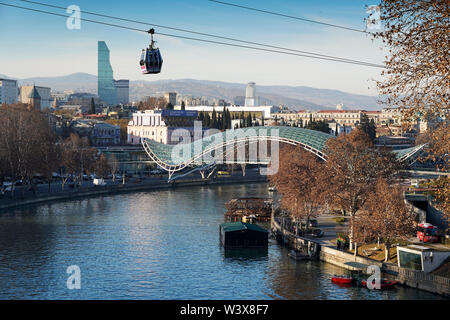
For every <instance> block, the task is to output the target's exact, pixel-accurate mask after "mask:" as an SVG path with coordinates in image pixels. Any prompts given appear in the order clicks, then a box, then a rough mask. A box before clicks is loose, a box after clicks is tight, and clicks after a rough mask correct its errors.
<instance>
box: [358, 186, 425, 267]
mask: <svg viewBox="0 0 450 320" xmlns="http://www.w3.org/2000/svg"><path fill="white" fill-rule="evenodd" d="M415 218H416V217H415V214H414V213H413V212H412V211H411V210H410V209H409V208H408V206H407V205H406V203H405V200H404V197H403V194H402V192H401V190H400V189H399V188H398V187H396V186H389V184H388V183H387V182H386V180H385V179H382V178H380V179H378V181H377V183H376V186H375V190H374V192H372V193H370V194H369V195H368V197H367V200H366V203H365V205H364V209H363V210H361V212H360V213H358V216H357V217H356V219H355V229H354V240H355V241H357V242H358V243H372V242H374V241H377V240H380V241H381V242H382V243H384V245H385V261H388V260H389V249H390V248H391V246H392V244H393V243H394V242H395V241H398V240H399V239H404V240H406V239H408V238H410V237H411V236H413V235H414V230H415V227H416V225H417V223H416V219H415Z"/></svg>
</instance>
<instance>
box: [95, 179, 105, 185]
mask: <svg viewBox="0 0 450 320" xmlns="http://www.w3.org/2000/svg"><path fill="white" fill-rule="evenodd" d="M93 183H94V186H101V187H103V186H106V182H105V180H103V179H94V181H93Z"/></svg>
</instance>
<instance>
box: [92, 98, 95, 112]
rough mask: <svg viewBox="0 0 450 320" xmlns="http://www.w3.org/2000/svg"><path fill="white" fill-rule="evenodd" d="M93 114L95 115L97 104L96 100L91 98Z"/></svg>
mask: <svg viewBox="0 0 450 320" xmlns="http://www.w3.org/2000/svg"><path fill="white" fill-rule="evenodd" d="M91 114H95V102H94V98H91Z"/></svg>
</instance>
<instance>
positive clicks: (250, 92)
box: [245, 82, 257, 107]
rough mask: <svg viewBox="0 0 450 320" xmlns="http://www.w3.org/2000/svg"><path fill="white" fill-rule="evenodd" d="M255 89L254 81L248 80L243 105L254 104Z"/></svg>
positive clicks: (249, 105)
mask: <svg viewBox="0 0 450 320" xmlns="http://www.w3.org/2000/svg"><path fill="white" fill-rule="evenodd" d="M256 104H257V103H256V89H255V83H254V82H249V83H248V84H247V88H246V89H245V106H246V107H254V106H256Z"/></svg>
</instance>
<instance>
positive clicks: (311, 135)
mask: <svg viewBox="0 0 450 320" xmlns="http://www.w3.org/2000/svg"><path fill="white" fill-rule="evenodd" d="M334 138H335V136H334V135H330V134H327V133H323V132H320V131H315V130H309V129H305V128H298V127H285V126H261V127H250V128H241V129H232V130H226V131H224V132H219V133H216V134H213V135H211V136H208V137H204V138H203V139H199V140H196V141H194V142H191V143H188V144H178V145H168V144H161V143H158V142H156V141H154V140H151V139H147V138H145V139H142V145H143V147H144V150H145V151H146V152H147V154H148V155H149V156H150V158H151V159H152V160H153V161H155V162H156V163H157V164H158V165H159V166H160V167H161V168H163V169H165V170H166V171H168V172H169V175H170V176H171V175H172V174H173V173H174V172H176V171H179V170H182V169H184V168H186V167H188V166H200V165H208V164H211V163H213V162H214V160H213V159H211V157H206V160H205V156H206V155H211V154H214V156H216V155H220V154H225V152H224V149H226V147H227V146H231V145H233V146H234V145H236V144H239V143H246V142H259V141H277V142H282V143H287V144H291V145H298V146H301V147H302V148H303V149H305V150H307V151H309V152H312V153H314V154H315V155H316V156H317V157H319V158H321V159H323V160H325V161H326V157H327V156H326V154H325V153H324V150H325V144H326V142H327V141H328V139H334ZM423 147H424V145H421V146H417V147H413V148H408V149H402V150H396V151H393V152H394V153H395V154H396V156H397V159H399V160H400V161H402V162H403V161H406V160H407V159H409V158H410V157H412V156H413V155H415V154H417V153H418V152H420V151H421V149H422V148H423ZM208 162H209V163H208Z"/></svg>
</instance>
